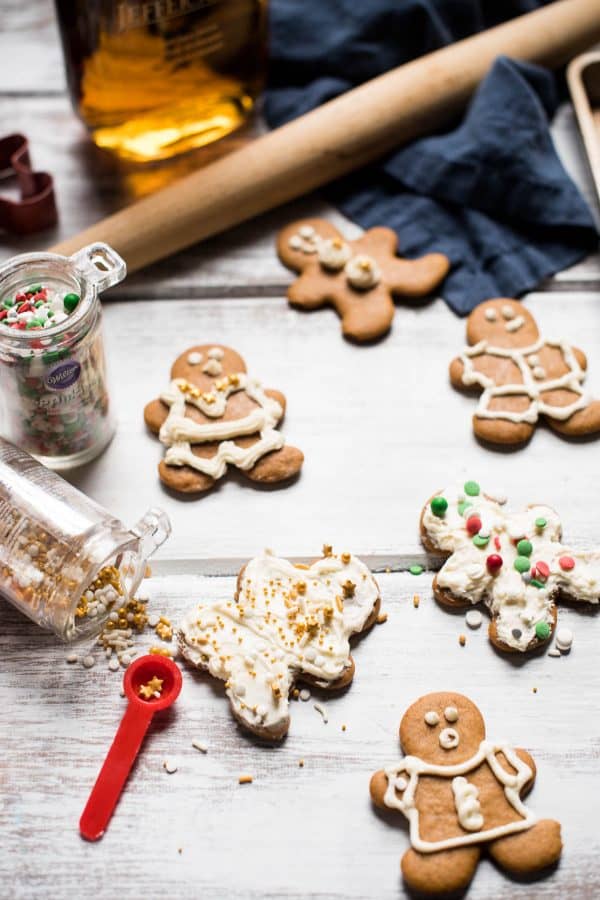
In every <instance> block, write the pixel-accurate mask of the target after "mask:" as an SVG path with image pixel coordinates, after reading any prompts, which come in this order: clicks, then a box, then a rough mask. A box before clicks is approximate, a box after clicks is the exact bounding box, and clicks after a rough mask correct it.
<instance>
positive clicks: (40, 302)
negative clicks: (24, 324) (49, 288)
mask: <svg viewBox="0 0 600 900" xmlns="http://www.w3.org/2000/svg"><path fill="white" fill-rule="evenodd" d="M45 302H46V301H45V300H36V301H35V305H36V307H38V306H43V305H44V303H45Z"/></svg>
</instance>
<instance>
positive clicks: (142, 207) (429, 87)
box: [52, 0, 600, 271]
mask: <svg viewBox="0 0 600 900" xmlns="http://www.w3.org/2000/svg"><path fill="white" fill-rule="evenodd" d="M599 40H600V2H599V0H558V2H555V3H552V4H551V5H550V6H546V7H543V8H542V9H539V10H537V11H536V12H532V13H528V14H527V15H525V16H520V17H519V18H517V19H513V20H511V21H510V22H507V23H505V24H503V25H500V26H498V27H496V28H492V29H490V30H489V31H485V32H482V33H481V34H477V35H475V36H474V37H471V38H467V39H466V40H464V41H460V42H459V43H457V44H452V45H451V46H448V47H445V48H444V49H442V50H437V51H436V52H435V53H430V54H429V55H427V56H423V57H421V58H420V59H417V60H415V61H413V62H410V63H407V64H406V65H403V66H400V67H399V68H397V69H393V70H392V71H390V72H387V73H386V74H384V75H380V76H379V77H378V78H375V79H373V80H372V81H369V82H366V83H365V84H363V85H361V86H360V87H357V88H355V89H354V90H352V91H349V92H348V93H346V94H344V95H343V96H341V97H339V98H337V99H335V100H331V101H330V102H329V103H326V104H324V105H323V106H321V107H319V108H318V109H315V110H313V111H312V112H309V113H307V114H306V115H304V116H302V117H301V118H299V119H295V120H294V121H293V122H290V123H289V124H288V125H284V126H283V127H281V128H278V129H276V130H275V131H272V132H270V133H269V134H266V135H265V136H264V137H260V138H258V139H257V140H256V141H254V142H252V143H250V144H248V145H246V146H245V147H242V148H241V149H240V150H237V151H235V152H232V153H231V154H229V155H228V156H225V157H223V158H222V159H220V160H218V161H217V162H214V163H212V164H210V165H207V166H206V167H205V168H202V169H200V170H199V171H197V172H194V173H193V174H191V175H187V176H186V177H184V178H182V179H180V180H179V181H176V182H174V183H173V184H171V185H169V186H168V187H166V188H163V189H162V190H160V191H157V193H155V194H152V195H151V196H148V197H145V198H144V199H142V200H139V201H137V202H136V203H134V204H132V205H131V206H128V207H126V208H125V209H122V210H121V211H120V212H118V213H115V214H114V215H112V216H109V217H108V218H106V219H103V220H102V221H101V222H98V223H97V224H96V225H93V226H92V227H91V228H88V229H86V230H85V231H83V232H81V233H80V234H78V235H76V236H75V237H73V238H70V239H69V240H66V241H63V242H61V243H60V244H57V245H56V246H55V247H53V248H52V249H53V250H54V251H55V252H57V253H64V254H66V255H70V254H71V253H74V252H75V251H76V250H78V249H80V248H81V247H82V246H84V245H85V244H89V243H92V242H93V241H97V240H102V241H106V242H107V243H109V244H111V245H112V246H113V247H114V248H115V249H116V250H117V251H118V252H119V253H120V254H121V255H122V256H123V258H124V259H125V260H126V261H127V266H128V268H129V271H135V270H136V269H140V268H141V267H142V266H146V265H148V264H149V263H152V262H155V261H156V260H158V259H162V258H164V257H166V256H169V255H170V254H172V253H175V252H176V251H177V250H181V249H182V248H184V247H188V246H190V245H191V244H194V243H196V242H197V241H200V240H203V239H204V238H207V237H210V236H211V235H214V234H218V233H219V232H222V231H225V230H226V229H227V228H230V227H231V226H232V225H237V224H239V223H240V222H243V221H245V220H246V219H250V218H251V217H253V216H256V215H258V214H259V213H262V212H265V211H266V210H269V209H272V208H273V207H275V206H278V205H279V204H281V203H285V202H286V201H288V200H291V199H293V198H294V197H298V196H300V195H301V194H305V193H307V192H308V191H311V190H313V189H314V188H317V187H319V186H320V185H322V184H325V183H327V182H329V181H332V180H333V179H334V178H338V177H339V176H340V175H344V174H346V173H347V172H350V171H351V170H352V169H356V168H359V167H360V166H364V165H365V164H366V163H369V162H371V161H372V160H374V159H376V158H377V157H380V156H382V155H383V154H385V153H388V152H389V151H390V150H392V149H393V148H395V147H398V146H400V145H402V144H405V143H407V142H408V141H411V140H414V139H415V138H417V137H420V136H421V135H423V134H426V133H428V132H431V131H432V130H434V129H438V128H439V127H440V126H441V125H443V124H444V123H445V122H447V121H448V120H450V119H451V118H452V117H453V116H455V115H456V113H457V112H459V111H460V110H461V109H462V108H463V107H464V105H465V104H466V103H467V101H468V99H469V97H470V96H471V94H472V93H473V91H474V90H475V88H476V87H477V85H478V84H479V82H480V81H481V80H482V78H483V77H484V76H485V74H486V73H487V72H488V70H489V69H490V67H491V65H492V63H493V61H494V59H495V58H496V57H497V56H499V55H501V54H506V55H508V56H511V57H513V58H515V59H521V60H529V61H531V62H535V63H540V64H541V65H545V66H548V67H556V66H559V65H562V64H563V63H565V62H567V61H568V60H569V59H570V58H571V57H573V56H575V55H576V54H577V53H579V52H581V51H582V50H584V49H585V48H587V47H589V46H591V45H592V44H594V43H595V42H596V41H599Z"/></svg>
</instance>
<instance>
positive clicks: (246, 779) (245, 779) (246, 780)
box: [238, 775, 254, 784]
mask: <svg viewBox="0 0 600 900" xmlns="http://www.w3.org/2000/svg"><path fill="white" fill-rule="evenodd" d="M253 781H254V778H253V777H252V775H240V777H239V778H238V783H239V784H252V782H253Z"/></svg>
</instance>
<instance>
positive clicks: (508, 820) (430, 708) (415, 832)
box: [371, 691, 562, 894]
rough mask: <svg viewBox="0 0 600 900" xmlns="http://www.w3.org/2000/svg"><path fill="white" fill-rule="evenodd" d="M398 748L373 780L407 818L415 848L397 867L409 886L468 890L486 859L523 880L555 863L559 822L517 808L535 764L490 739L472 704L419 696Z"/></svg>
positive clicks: (383, 799) (386, 803)
mask: <svg viewBox="0 0 600 900" xmlns="http://www.w3.org/2000/svg"><path fill="white" fill-rule="evenodd" d="M400 742H401V745H402V748H403V750H404V752H405V754H406V756H404V758H403V759H401V760H400V762H399V763H398V764H397V765H394V766H390V767H389V768H387V769H384V770H382V771H379V772H376V773H375V774H374V775H373V777H372V779H371V798H372V800H373V802H374V803H375V805H376V806H378V807H380V808H381V809H393V810H398V811H399V812H401V813H402V814H403V815H404V816H405V817H406V819H407V820H408V823H409V834H410V843H411V848H410V849H409V850H407V851H406V853H405V854H404V856H403V857H402V864H401V865H402V874H403V876H404V879H405V881H406V883H407V885H408V886H409V888H411V889H412V890H414V891H419V892H422V893H424V894H449V893H451V892H453V891H461V890H464V889H465V888H466V887H467V886H468V884H469V882H470V881H471V879H472V878H473V875H474V874H475V870H476V869H477V864H478V862H479V858H480V856H481V854H482V853H483V852H484V851H486V852H487V853H488V854H489V856H491V857H492V859H493V860H494V861H495V862H496V863H497V864H498V865H499V866H500V867H501V868H503V869H504V870H505V871H507V872H510V873H514V874H516V875H521V876H525V875H532V874H534V873H536V872H541V871H542V870H543V869H546V868H547V867H548V866H551V865H553V864H554V863H556V862H557V861H558V859H559V858H560V854H561V850H562V841H561V834H560V824H559V823H558V822H555V821H553V820H552V819H538V818H537V816H536V815H535V814H534V813H533V812H532V811H531V810H530V809H529V808H528V807H527V806H526V805H525V804H524V803H523V798H524V797H525V796H526V795H527V794H528V793H529V791H530V790H531V788H532V787H533V783H534V780H535V775H536V768H535V763H534V761H533V759H532V758H531V756H530V755H529V753H527V751H526V750H521V749H515V748H513V747H512V746H511V745H510V744H508V743H507V742H506V741H503V740H501V741H494V740H488V739H486V735H485V723H484V720H483V717H482V715H481V713H480V711H479V710H478V708H477V707H476V706H475V704H474V703H473V702H472V701H471V700H469V699H468V698H467V697H464V696H462V694H455V693H452V692H445V691H444V692H440V693H436V694H428V695H427V696H425V697H421V699H420V700H417V702H416V703H413V705H412V706H411V707H409V709H408V710H407V711H406V712H405V714H404V716H403V718H402V721H401V722H400Z"/></svg>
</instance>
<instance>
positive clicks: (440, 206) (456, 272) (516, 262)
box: [265, 0, 598, 315]
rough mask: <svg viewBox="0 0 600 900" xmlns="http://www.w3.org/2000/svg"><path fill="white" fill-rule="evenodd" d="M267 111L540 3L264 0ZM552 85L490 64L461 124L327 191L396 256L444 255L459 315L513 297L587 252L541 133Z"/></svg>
mask: <svg viewBox="0 0 600 900" xmlns="http://www.w3.org/2000/svg"><path fill="white" fill-rule="evenodd" d="M271 4H272V5H271V29H272V31H271V65H270V79H269V88H268V91H267V95H266V104H265V111H266V116H267V120H268V122H269V123H270V124H271V125H272V126H277V125H281V124H283V123H284V122H286V121H289V120H290V119H293V118H295V117H296V116H298V115H301V114H302V113H304V112H307V111H308V110H309V109H312V108H313V107H315V106H318V105H319V104H320V103H323V102H325V101H326V100H329V99H331V98H332V97H335V96H337V95H338V94H341V93H343V92H344V91H346V90H348V89H350V88H352V87H353V86H355V85H356V84H359V83H361V82H362V81H365V80H366V79H368V78H372V77H374V76H376V75H378V74H380V73H381V72H383V71H386V70H387V69H389V68H392V67H393V66H396V65H400V64H401V63H402V62H406V61H408V60H409V59H412V58H414V57H415V56H419V55H421V54H422V53H427V52H429V51H431V50H434V49H436V48H438V47H441V46H443V45H445V44H448V43H451V42H452V41H454V40H459V39H461V38H463V37H466V36H467V35H469V34H472V33H474V32H476V31H480V30H482V29H483V28H488V27H492V26H493V25H495V24H498V22H500V21H502V20H504V19H508V18H511V17H512V16H515V15H519V14H521V13H525V12H530V11H531V10H533V9H535V8H536V7H538V6H543V5H545V4H544V2H539V0H496V2H494V0H369V2H368V3H367V2H365V3H357V2H356V0H327V2H323V0H271ZM557 105H558V92H557V86H556V83H555V79H554V76H553V75H552V74H551V73H550V72H548V71H547V70H545V69H542V68H540V67H538V66H533V65H529V64H525V63H517V62H513V61H512V60H510V59H507V58H505V57H500V58H499V59H498V60H497V61H496V62H495V64H494V66H493V68H492V69H491V71H490V72H489V74H488V76H487V77H486V79H485V80H484V81H483V82H482V84H481V85H480V87H479V90H478V91H477V93H476V94H475V96H474V98H473V100H472V102H471V104H470V106H469V109H468V110H467V112H466V114H465V117H464V119H463V121H462V122H461V123H460V124H458V125H457V126H456V127H455V128H454V129H453V130H451V131H449V132H447V133H445V134H437V135H434V136H432V137H427V138H424V139H422V140H419V141H416V142H414V143H413V144H411V145H409V146H407V147H404V148H403V149H400V150H398V151H397V152H396V153H393V154H392V155H391V156H389V157H387V158H386V159H384V160H382V161H381V162H378V163H376V164H374V165H372V166H369V167H368V168H367V169H362V170H360V171H357V172H354V173H352V174H351V175H349V176H347V177H345V178H343V179H341V180H340V181H338V182H336V183H335V184H334V185H331V186H330V187H329V188H328V189H327V195H328V197H329V198H330V199H331V200H332V201H333V202H334V203H335V204H336V205H337V206H339V208H340V209H341V210H342V212H343V213H344V214H345V215H347V216H348V217H349V218H351V219H353V220H354V221H355V222H358V224H359V225H361V226H362V227H363V228H370V227H371V226H374V225H387V226H389V227H391V228H393V229H394V230H395V231H396V232H397V234H398V238H399V242H400V251H401V253H402V254H403V255H406V256H409V257H414V256H420V255H421V254H423V253H428V252H431V251H439V252H442V253H446V254H447V256H448V257H449V258H450V260H451V262H452V269H451V272H450V274H449V275H448V277H447V279H446V282H445V284H444V285H443V287H442V294H443V296H444V298H445V300H446V301H447V303H448V304H449V306H450V307H451V308H452V309H453V310H454V311H455V312H456V313H458V314H459V315H466V314H467V313H469V312H470V311H471V310H472V309H473V308H474V307H475V306H476V305H477V304H478V303H480V302H481V301H482V300H485V299H487V298H489V297H496V296H510V297H512V296H517V295H519V294H521V293H523V292H525V291H527V290H531V289H532V288H534V287H535V286H536V285H537V284H538V283H539V282H540V281H541V280H542V279H543V278H545V277H547V276H549V275H552V274H553V273H554V272H557V271H559V270H560V269H563V268H566V267H568V266H570V265H573V264H574V263H576V262H577V261H578V260H580V259H581V258H583V257H584V256H585V255H587V254H588V253H589V252H591V251H592V250H594V249H596V247H597V245H598V236H597V233H596V230H595V226H594V221H593V219H592V216H591V213H590V211H589V209H588V208H587V206H586V204H585V202H584V200H583V198H582V197H581V195H580V193H579V191H578V189H577V188H576V186H575V185H574V184H573V182H572V181H571V179H570V178H569V176H568V175H567V173H566V171H565V169H564V168H563V166H562V163H561V162H560V160H559V158H558V156H557V154H556V151H555V149H554V145H553V143H552V139H551V136H550V132H549V123H550V120H551V118H552V116H553V115H554V112H555V111H556V108H557Z"/></svg>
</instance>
